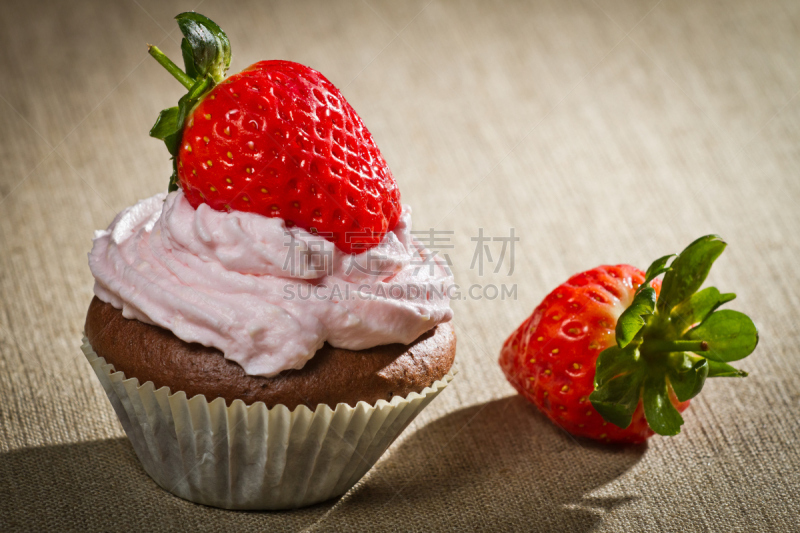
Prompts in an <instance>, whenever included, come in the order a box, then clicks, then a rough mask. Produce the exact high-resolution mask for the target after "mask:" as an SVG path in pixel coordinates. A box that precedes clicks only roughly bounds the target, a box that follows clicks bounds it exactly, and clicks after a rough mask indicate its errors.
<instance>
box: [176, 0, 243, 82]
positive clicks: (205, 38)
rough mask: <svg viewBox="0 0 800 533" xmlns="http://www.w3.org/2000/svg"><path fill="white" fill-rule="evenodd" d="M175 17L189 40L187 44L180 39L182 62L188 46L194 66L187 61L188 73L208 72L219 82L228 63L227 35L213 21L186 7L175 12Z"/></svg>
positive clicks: (228, 47) (223, 76)
mask: <svg viewBox="0 0 800 533" xmlns="http://www.w3.org/2000/svg"><path fill="white" fill-rule="evenodd" d="M175 20H177V21H178V27H179V28H180V29H181V33H183V36H184V37H185V38H186V41H187V43H188V46H187V47H184V46H183V43H181V52H182V53H183V58H184V62H186V60H187V57H188V56H189V54H188V52H189V50H191V63H192V64H193V67H192V68H189V66H188V64H187V67H186V68H187V74H188V73H189V71H190V70H194V72H195V73H196V76H193V77H194V78H197V77H206V76H211V78H213V79H214V81H215V82H217V83H219V82H221V81H222V80H223V79H224V78H225V72H227V70H228V67H229V66H230V64H231V43H230V41H229V40H228V36H227V35H225V32H224V31H222V28H220V27H219V26H218V25H217V24H216V23H215V22H214V21H212V20H211V19H209V18H208V17H205V16H203V15H201V14H200V13H195V12H193V11H188V12H186V13H181V14H180V15H178V16H176V17H175ZM190 75H191V74H190Z"/></svg>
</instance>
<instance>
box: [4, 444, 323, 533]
mask: <svg viewBox="0 0 800 533" xmlns="http://www.w3.org/2000/svg"><path fill="white" fill-rule="evenodd" d="M332 505H333V502H327V503H322V504H319V505H316V506H313V507H308V508H305V509H300V510H297V511H287V512H270V513H247V512H238V511H225V510H222V509H215V508H212V507H205V506H203V505H197V504H194V503H191V502H187V501H184V500H182V499H180V498H178V497H176V496H173V495H172V494H170V493H168V492H167V491H165V490H163V489H161V488H160V487H159V486H158V485H156V483H155V482H154V481H153V480H152V479H150V477H149V476H148V475H147V473H146V472H145V471H144V469H143V468H142V466H141V464H140V463H139V460H138V458H137V457H136V454H135V453H134V451H133V447H132V446H131V444H130V442H129V441H128V439H127V438H124V437H123V438H117V439H109V440H101V441H91V442H83V443H77V444H65V445H59V446H45V447H41V448H28V449H23V450H17V451H12V452H9V453H5V454H1V455H0V531H240V530H262V529H264V528H265V527H275V528H277V529H286V530H289V531H297V530H300V529H302V528H304V527H308V526H309V525H310V524H312V523H313V522H314V521H315V520H316V519H318V518H319V517H320V516H322V515H323V514H324V513H325V512H326V511H327V510H328V509H330V507H331V506H332Z"/></svg>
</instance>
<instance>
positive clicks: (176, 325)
mask: <svg viewBox="0 0 800 533" xmlns="http://www.w3.org/2000/svg"><path fill="white" fill-rule="evenodd" d="M89 267H90V268H91V270H92V274H93V275H94V277H95V286H94V292H95V294H96V295H97V297H98V298H100V299H101V300H103V301H104V302H108V303H110V304H111V305H113V306H114V307H116V308H118V309H122V314H123V315H124V316H125V317H126V318H135V319H137V320H141V321H142V322H146V323H149V324H155V325H157V326H161V327H163V328H166V329H169V330H170V331H172V332H173V333H174V334H175V335H176V336H177V337H178V338H180V339H182V340H184V341H186V342H198V343H200V344H203V345H205V346H213V347H215V348H218V349H219V350H220V351H222V352H223V353H224V354H225V357H226V358H227V359H230V360H232V361H236V362H237V363H239V364H240V365H241V366H242V368H244V370H245V372H246V373H248V374H250V375H258V376H267V377H269V376H274V375H275V374H278V373H279V372H282V371H283V370H288V369H290V368H298V369H299V368H302V367H303V365H304V364H305V363H306V361H308V360H309V359H311V357H313V356H314V353H315V352H316V351H317V350H318V349H319V348H321V347H322V345H323V344H324V343H325V341H327V342H329V343H330V344H331V345H333V346H336V347H339V348H346V349H350V350H361V349H364V348H370V347H373V346H378V345H381V344H390V343H394V342H400V343H404V344H408V343H410V342H412V341H413V340H414V339H416V338H417V337H419V336H420V335H421V334H422V333H424V332H425V331H427V330H429V329H431V328H432V327H434V326H436V325H437V324H439V323H441V322H446V321H448V320H450V319H451V318H452V316H453V312H452V310H451V309H450V299H449V297H448V292H449V290H450V287H451V286H452V284H453V278H452V275H451V274H450V271H449V269H447V268H446V267H445V266H444V265H443V264H442V263H441V262H440V261H439V260H438V258H437V257H436V256H435V255H434V254H430V253H429V252H428V251H427V250H425V248H424V247H423V246H421V245H420V244H419V243H418V242H417V241H415V240H414V239H413V238H412V236H411V211H410V209H409V208H408V207H407V206H404V208H403V214H402V216H401V218H400V222H399V223H398V224H397V227H395V228H394V230H393V231H391V232H389V233H387V234H386V235H385V237H384V238H383V240H382V241H381V243H380V244H379V245H378V246H376V247H375V248H373V249H371V250H369V251H368V252H364V253H361V254H358V255H350V254H345V253H344V252H342V251H340V250H339V249H338V248H336V247H335V246H334V245H333V243H331V242H328V241H326V240H325V239H323V238H321V237H319V236H314V235H311V234H310V233H308V232H306V231H304V230H302V229H299V228H291V229H287V227H286V225H285V224H284V222H283V220H281V219H278V218H268V217H264V216H261V215H257V214H254V213H243V212H238V211H234V212H230V213H226V212H220V211H215V210H213V209H211V208H209V207H208V206H207V205H204V204H203V205H200V206H199V207H198V208H197V210H195V209H194V208H193V207H192V206H191V205H190V204H189V202H188V201H187V200H186V198H185V197H184V195H183V193H182V192H181V191H178V192H173V193H171V194H169V195H164V194H159V195H156V196H153V197H152V198H147V199H146V200H142V201H140V202H139V203H137V204H136V205H134V206H132V207H129V208H127V209H125V210H124V211H122V212H121V213H120V214H119V215H117V217H116V218H115V219H114V221H113V222H112V223H111V226H109V228H108V229H107V230H105V231H97V232H95V237H94V246H93V247H92V251H91V252H90V253H89Z"/></svg>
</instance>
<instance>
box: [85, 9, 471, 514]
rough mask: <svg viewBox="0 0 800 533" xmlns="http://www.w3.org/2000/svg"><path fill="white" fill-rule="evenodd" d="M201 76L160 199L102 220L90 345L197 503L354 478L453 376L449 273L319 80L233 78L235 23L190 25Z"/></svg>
mask: <svg viewBox="0 0 800 533" xmlns="http://www.w3.org/2000/svg"><path fill="white" fill-rule="evenodd" d="M176 19H177V21H178V24H179V26H180V28H181V31H182V32H183V34H184V37H185V38H184V40H183V44H182V51H183V56H184V62H185V71H183V70H181V69H180V68H178V67H177V66H176V65H175V64H174V63H172V62H171V61H170V60H169V59H168V58H166V56H164V55H163V53H161V51H160V50H158V49H157V48H156V47H151V48H150V53H151V55H152V56H153V57H154V58H155V59H156V60H158V61H159V63H160V64H162V65H163V66H164V67H165V68H166V69H167V70H168V71H169V72H170V73H171V74H173V76H175V77H176V79H178V81H180V82H181V83H182V84H183V85H184V86H185V87H186V88H187V89H188V91H189V92H188V93H187V95H186V96H184V97H183V98H181V100H180V102H179V105H178V106H176V107H173V108H169V109H165V110H164V111H162V113H161V114H160V116H159V118H158V120H157V122H156V124H155V125H154V126H153V129H152V130H151V132H150V134H151V136H153V137H156V138H159V139H162V140H164V142H165V144H166V145H167V148H168V149H169V152H170V154H171V155H172V157H173V162H174V166H173V175H172V178H171V180H170V186H169V192H168V194H163V193H162V194H157V195H155V196H153V197H150V198H147V199H144V200H142V201H140V202H138V203H137V204H135V205H134V206H131V207H129V208H127V209H125V210H123V211H122V212H121V213H120V214H119V215H117V217H116V218H115V219H114V221H113V222H112V223H111V225H110V226H109V228H108V229H107V230H103V231H98V232H96V234H95V238H94V245H93V248H92V251H91V253H90V254H89V266H90V268H91V270H92V274H93V275H94V278H95V287H94V292H95V298H94V299H93V300H92V302H91V304H90V307H89V311H88V314H87V319H86V325H85V339H84V345H83V350H84V353H85V354H86V356H87V358H88V360H89V362H90V363H91V364H92V367H93V368H94V370H95V372H96V374H97V376H98V378H99V379H100V381H101V383H102V384H103V386H104V388H105V390H106V393H107V395H108V397H109V400H110V401H111V403H112V405H113V406H114V408H115V410H116V412H117V414H118V416H119V418H120V422H121V423H122V425H123V427H124V429H125V431H126V433H127V435H128V437H129V438H130V440H131V443H132V444H133V446H134V449H135V450H136V453H137V456H138V457H139V459H140V460H141V461H142V464H143V465H144V467H145V470H147V472H148V473H149V474H150V475H151V477H153V479H155V480H156V482H157V483H159V484H160V485H161V486H162V487H164V488H165V489H167V490H169V491H171V492H173V493H174V494H177V495H178V496H181V497H183V498H186V499H189V500H192V501H196V502H199V503H204V504H207V505H213V506H218V507H226V508H234V509H285V508H292V507H298V506H302V505H308V504H311V503H315V502H318V501H322V500H325V499H328V498H331V497H334V496H337V495H340V494H342V493H344V492H345V491H347V490H348V489H349V488H350V487H351V486H352V485H353V484H355V483H356V482H357V481H358V479H359V478H360V477H361V476H362V475H363V474H364V473H366V471H367V470H368V469H369V468H370V466H371V465H372V464H374V462H375V461H376V460H377V459H378V457H380V455H381V454H382V453H383V451H385V449H386V448H387V447H388V446H389V444H391V442H392V441H393V440H394V439H395V438H396V437H397V435H398V434H399V433H400V432H401V431H402V430H403V428H405V427H406V426H407V425H408V423H409V422H410V421H411V419H413V417H414V416H416V414H417V413H418V412H419V411H420V410H421V409H422V408H423V407H424V406H425V405H426V404H427V403H428V402H429V401H430V400H431V399H433V397H434V396H436V394H438V392H439V391H441V389H442V388H444V387H445V386H446V385H447V383H448V382H449V381H450V380H451V379H452V373H451V372H450V370H451V366H452V364H453V359H454V357H455V345H456V340H455V334H454V331H453V328H452V326H451V325H450V324H449V321H450V319H451V318H452V311H451V309H450V306H449V293H450V289H451V288H453V279H452V275H451V273H450V271H449V269H448V268H447V265H446V264H444V263H443V262H442V261H441V260H440V259H439V258H438V257H437V256H436V254H434V253H431V252H430V251H428V250H427V249H425V247H424V246H423V245H422V244H420V243H419V242H418V241H417V240H416V239H414V236H413V234H412V231H411V210H410V208H408V207H407V206H403V205H402V204H401V203H400V193H399V190H398V188H397V184H396V182H395V180H394V177H393V176H392V174H391V171H390V170H389V168H388V166H387V165H386V162H385V161H384V160H383V158H382V156H381V154H380V151H379V150H378V147H377V145H376V144H375V141H374V140H373V138H372V136H371V134H370V133H369V131H368V130H367V129H366V127H365V126H364V124H363V122H362V121H361V119H360V118H359V117H358V115H357V114H356V112H355V111H354V110H353V109H352V107H350V105H349V104H348V103H347V101H346V100H345V99H344V97H343V96H342V94H341V93H340V92H339V90H338V89H337V88H336V87H335V86H334V85H333V84H331V82H330V81H328V80H327V79H326V78H325V77H324V76H322V74H320V73H319V72H317V71H315V70H313V69H310V68H308V67H305V66H303V65H299V64H297V63H291V62H287V61H263V62H260V63H256V64H255V65H252V66H251V67H249V68H248V69H246V70H244V71H242V72H241V73H239V74H236V75H233V76H231V77H228V78H225V71H226V70H227V67H228V65H229V63H230V44H229V42H228V39H227V36H226V35H225V34H224V32H222V30H221V29H220V28H219V26H217V25H216V24H215V23H214V22H212V21H210V20H209V19H207V18H206V17H204V16H202V15H199V14H197V13H183V14H181V15H178V16H177V17H176Z"/></svg>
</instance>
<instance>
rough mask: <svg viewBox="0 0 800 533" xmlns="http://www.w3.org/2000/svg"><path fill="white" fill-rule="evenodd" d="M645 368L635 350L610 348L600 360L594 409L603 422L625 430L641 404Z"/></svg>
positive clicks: (593, 400)
mask: <svg viewBox="0 0 800 533" xmlns="http://www.w3.org/2000/svg"><path fill="white" fill-rule="evenodd" d="M644 375H645V368H644V365H643V364H642V362H641V360H640V359H639V357H638V353H637V350H636V347H633V346H631V347H628V348H626V349H621V348H619V347H618V346H611V347H610V348H607V349H605V350H603V352H602V353H601V354H600V356H599V357H598V358H597V369H596V372H595V390H594V392H592V394H591V395H589V401H591V402H592V406H593V407H594V408H595V409H596V410H597V412H598V413H600V416H602V417H603V419H604V420H606V421H608V422H611V423H612V424H614V425H616V426H618V427H620V428H623V429H625V428H626V427H628V426H629V425H630V424H631V418H632V416H633V412H634V411H635V410H636V406H637V405H638V404H639V398H640V395H641V394H640V391H641V388H642V382H643V380H644Z"/></svg>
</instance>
